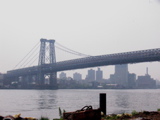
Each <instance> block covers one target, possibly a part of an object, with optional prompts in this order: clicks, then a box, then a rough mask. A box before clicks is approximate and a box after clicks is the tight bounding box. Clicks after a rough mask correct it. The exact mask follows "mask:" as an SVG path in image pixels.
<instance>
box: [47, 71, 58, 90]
mask: <svg viewBox="0 0 160 120" xmlns="http://www.w3.org/2000/svg"><path fill="white" fill-rule="evenodd" d="M49 84H50V86H52V87H53V88H55V89H57V88H58V85H57V72H53V73H51V74H50V79H49Z"/></svg>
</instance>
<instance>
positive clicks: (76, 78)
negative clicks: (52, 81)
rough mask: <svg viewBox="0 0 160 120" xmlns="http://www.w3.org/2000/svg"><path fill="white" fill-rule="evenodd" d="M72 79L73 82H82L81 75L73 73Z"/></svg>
mask: <svg viewBox="0 0 160 120" xmlns="http://www.w3.org/2000/svg"><path fill="white" fill-rule="evenodd" d="M73 79H74V80H82V75H81V74H80V73H77V72H76V73H74V74H73Z"/></svg>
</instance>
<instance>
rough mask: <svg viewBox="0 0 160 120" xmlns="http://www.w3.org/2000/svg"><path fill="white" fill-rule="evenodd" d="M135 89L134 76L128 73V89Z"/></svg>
mask: <svg viewBox="0 0 160 120" xmlns="http://www.w3.org/2000/svg"><path fill="white" fill-rule="evenodd" d="M135 87H136V74H135V73H129V74H128V88H135Z"/></svg>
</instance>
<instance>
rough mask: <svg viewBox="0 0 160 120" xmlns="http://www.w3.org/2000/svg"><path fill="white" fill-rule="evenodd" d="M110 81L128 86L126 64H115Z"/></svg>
mask: <svg viewBox="0 0 160 120" xmlns="http://www.w3.org/2000/svg"><path fill="white" fill-rule="evenodd" d="M110 79H111V80H112V83H114V84H118V85H120V86H123V87H128V64H123V65H115V73H114V74H113V75H110Z"/></svg>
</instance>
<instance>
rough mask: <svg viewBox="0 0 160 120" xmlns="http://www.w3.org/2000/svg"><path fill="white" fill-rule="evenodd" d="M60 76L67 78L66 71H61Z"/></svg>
mask: <svg viewBox="0 0 160 120" xmlns="http://www.w3.org/2000/svg"><path fill="white" fill-rule="evenodd" d="M59 78H60V79H66V78H67V76H66V73H64V72H61V73H60V74H59Z"/></svg>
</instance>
